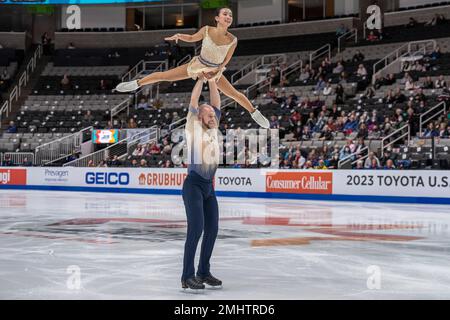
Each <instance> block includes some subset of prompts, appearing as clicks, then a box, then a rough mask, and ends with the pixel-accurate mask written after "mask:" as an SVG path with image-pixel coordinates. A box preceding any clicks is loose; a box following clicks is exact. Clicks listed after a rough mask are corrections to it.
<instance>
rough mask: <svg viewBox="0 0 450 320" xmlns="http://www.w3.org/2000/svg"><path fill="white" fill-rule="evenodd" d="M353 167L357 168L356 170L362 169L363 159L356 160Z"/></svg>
mask: <svg viewBox="0 0 450 320" xmlns="http://www.w3.org/2000/svg"><path fill="white" fill-rule="evenodd" d="M355 169H358V170H361V169H364V161H362V160H358V161H356V167H355Z"/></svg>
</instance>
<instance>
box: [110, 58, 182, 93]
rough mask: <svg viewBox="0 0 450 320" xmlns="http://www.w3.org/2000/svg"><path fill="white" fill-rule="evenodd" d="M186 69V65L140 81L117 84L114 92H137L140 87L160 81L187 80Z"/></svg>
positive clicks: (153, 74) (151, 75)
mask: <svg viewBox="0 0 450 320" xmlns="http://www.w3.org/2000/svg"><path fill="white" fill-rule="evenodd" d="M187 67H188V64H187V63H186V64H183V65H181V66H179V67H176V68H173V69H170V70H167V71H163V72H153V73H152V74H150V75H148V76H146V77H145V78H142V79H140V80H133V81H128V82H122V83H119V84H118V85H117V87H116V89H115V90H116V91H119V92H130V91H135V90H137V89H138V88H139V87H141V86H145V85H147V84H152V83H156V82H160V81H178V80H184V79H188V78H189V75H188V73H187Z"/></svg>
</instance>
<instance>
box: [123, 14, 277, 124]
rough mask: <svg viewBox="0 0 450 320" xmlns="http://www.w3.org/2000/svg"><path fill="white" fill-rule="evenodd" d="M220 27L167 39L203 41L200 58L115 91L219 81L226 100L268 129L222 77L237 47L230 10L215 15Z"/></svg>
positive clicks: (249, 105) (244, 97) (176, 35)
mask: <svg viewBox="0 0 450 320" xmlns="http://www.w3.org/2000/svg"><path fill="white" fill-rule="evenodd" d="M215 19H216V22H217V27H210V26H205V27H203V28H201V29H200V30H199V31H198V32H197V33H195V34H193V35H188V34H180V33H177V34H175V35H174V36H172V37H168V38H165V40H168V41H175V42H177V43H178V40H182V41H185V42H197V41H200V40H203V41H202V50H201V52H200V55H199V56H196V57H194V58H192V60H191V61H190V62H189V63H186V64H184V65H181V66H179V67H176V68H174V69H171V70H167V71H164V72H154V73H152V74H150V75H148V76H146V77H145V78H143V79H140V80H134V81H129V82H122V83H120V84H119V85H117V87H116V89H115V90H116V91H119V92H129V91H134V90H136V89H138V88H139V87H141V86H144V85H148V84H152V83H155V82H159V81H178V80H184V79H188V78H192V79H194V80H196V79H197V78H198V76H199V75H203V76H204V77H206V78H207V79H214V80H216V81H217V87H218V88H219V90H220V91H222V92H223V93H224V94H225V95H226V96H228V97H230V98H232V99H233V100H235V101H236V102H237V103H239V104H240V105H241V106H243V107H244V108H245V109H247V111H249V112H250V114H251V116H252V118H253V120H255V121H256V122H257V123H258V124H259V125H260V126H261V127H263V128H266V129H267V128H269V121H268V120H267V119H266V118H265V117H264V116H263V115H262V114H261V112H259V110H257V109H256V108H255V107H253V105H252V103H251V102H250V101H249V100H248V99H247V97H246V96H245V95H244V94H242V93H241V92H239V91H237V90H236V89H235V88H234V87H233V86H232V85H231V83H230V82H229V81H228V80H227V79H226V78H225V77H223V76H222V72H223V71H224V70H225V66H226V65H227V64H228V62H229V61H230V60H231V57H232V56H233V53H234V50H235V49H236V46H237V38H236V37H235V36H233V35H232V34H230V33H229V32H228V28H229V27H230V25H231V23H232V22H233V14H232V12H231V10H230V9H229V8H220V9H218V10H217V14H216V17H215Z"/></svg>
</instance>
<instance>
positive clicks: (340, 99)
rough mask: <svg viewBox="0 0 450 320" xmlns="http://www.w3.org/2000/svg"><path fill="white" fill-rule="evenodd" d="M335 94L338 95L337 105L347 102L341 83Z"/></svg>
mask: <svg viewBox="0 0 450 320" xmlns="http://www.w3.org/2000/svg"><path fill="white" fill-rule="evenodd" d="M334 93H335V94H336V104H343V103H344V101H345V94H344V87H343V86H342V84H340V83H339V84H338V85H337V86H336V89H335V90H334Z"/></svg>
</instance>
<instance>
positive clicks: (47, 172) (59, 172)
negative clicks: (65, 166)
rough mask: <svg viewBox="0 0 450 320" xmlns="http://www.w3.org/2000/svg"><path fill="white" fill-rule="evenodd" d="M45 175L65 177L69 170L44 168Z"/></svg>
mask: <svg viewBox="0 0 450 320" xmlns="http://www.w3.org/2000/svg"><path fill="white" fill-rule="evenodd" d="M45 176H48V177H57V178H59V179H60V178H63V177H67V176H69V171H68V170H64V171H62V170H49V169H45Z"/></svg>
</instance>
